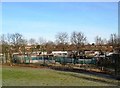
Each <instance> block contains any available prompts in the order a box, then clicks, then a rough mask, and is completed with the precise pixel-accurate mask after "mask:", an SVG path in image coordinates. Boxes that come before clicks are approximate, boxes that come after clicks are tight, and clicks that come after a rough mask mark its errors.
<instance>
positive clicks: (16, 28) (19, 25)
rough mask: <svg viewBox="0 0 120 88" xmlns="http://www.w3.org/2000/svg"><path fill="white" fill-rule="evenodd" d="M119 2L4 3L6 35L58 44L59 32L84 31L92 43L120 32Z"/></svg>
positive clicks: (3, 28) (3, 14) (3, 29)
mask: <svg viewBox="0 0 120 88" xmlns="http://www.w3.org/2000/svg"><path fill="white" fill-rule="evenodd" d="M117 5H118V3H117V2H56V3H55V2H49V3H47V2H45V3H44V2H6V3H2V32H3V33H16V32H19V33H21V34H23V35H24V36H25V37H26V38H27V39H28V38H35V39H38V37H43V38H45V39H47V40H53V41H54V40H55V35H56V34H57V33H58V32H67V33H68V34H69V35H70V34H71V32H73V31H82V32H83V33H84V34H85V35H86V36H87V39H88V41H89V42H94V38H95V36H97V35H99V36H101V37H103V38H109V36H110V34H111V33H117V32H118V6H117Z"/></svg>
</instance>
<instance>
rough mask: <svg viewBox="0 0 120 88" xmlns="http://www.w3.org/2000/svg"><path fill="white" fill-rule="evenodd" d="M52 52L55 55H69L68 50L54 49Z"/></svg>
mask: <svg viewBox="0 0 120 88" xmlns="http://www.w3.org/2000/svg"><path fill="white" fill-rule="evenodd" d="M52 54H53V55H54V56H62V57H67V56H68V52H67V51H52Z"/></svg>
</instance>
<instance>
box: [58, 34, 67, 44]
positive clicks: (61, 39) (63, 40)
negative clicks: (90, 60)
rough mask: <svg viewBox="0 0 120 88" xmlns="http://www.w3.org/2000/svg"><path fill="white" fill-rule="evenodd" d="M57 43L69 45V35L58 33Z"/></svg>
mask: <svg viewBox="0 0 120 88" xmlns="http://www.w3.org/2000/svg"><path fill="white" fill-rule="evenodd" d="M56 42H57V43H58V44H66V43H68V34H67V33H66V32H59V33H57V35H56Z"/></svg>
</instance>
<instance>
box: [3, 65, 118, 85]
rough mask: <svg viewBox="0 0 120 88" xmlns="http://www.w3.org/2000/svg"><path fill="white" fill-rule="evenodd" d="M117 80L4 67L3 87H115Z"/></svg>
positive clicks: (82, 74) (71, 73) (61, 72)
mask: <svg viewBox="0 0 120 88" xmlns="http://www.w3.org/2000/svg"><path fill="white" fill-rule="evenodd" d="M117 82H118V81H117V80H114V79H108V78H102V77H98V76H95V75H89V74H84V73H74V72H65V71H56V70H52V69H48V68H30V67H18V66H2V85H3V86H111V85H113V86H115V85H117Z"/></svg>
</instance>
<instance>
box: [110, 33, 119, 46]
mask: <svg viewBox="0 0 120 88" xmlns="http://www.w3.org/2000/svg"><path fill="white" fill-rule="evenodd" d="M109 44H110V45H112V46H113V48H115V47H117V46H119V45H120V36H118V35H117V34H115V33H113V34H111V35H110V39H109Z"/></svg>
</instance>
